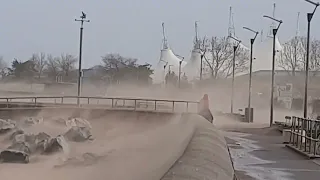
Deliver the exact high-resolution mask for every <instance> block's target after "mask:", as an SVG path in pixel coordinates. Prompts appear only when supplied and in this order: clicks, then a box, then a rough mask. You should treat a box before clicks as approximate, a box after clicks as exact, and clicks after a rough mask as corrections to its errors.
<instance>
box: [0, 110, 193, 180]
mask: <svg viewBox="0 0 320 180" xmlns="http://www.w3.org/2000/svg"><path fill="white" fill-rule="evenodd" d="M42 115H45V114H42ZM89 121H90V123H91V125H92V128H93V129H92V134H93V137H94V140H93V141H88V142H84V143H70V147H71V150H70V153H62V152H61V153H58V154H54V155H46V156H44V155H33V156H31V158H30V163H29V164H10V163H4V164H0V176H1V179H10V180H16V179H17V180H18V179H25V180H31V179H46V180H56V179H68V180H73V179H77V180H82V179H83V180H87V179H94V180H99V179H110V180H113V179H114V180H134V179H136V180H151V179H160V178H161V177H162V176H163V174H164V173H165V172H166V171H168V169H169V168H170V167H171V166H172V165H173V164H174V163H175V160H176V159H178V158H179V157H180V156H181V155H182V154H183V151H184V149H185V148H186V146H187V145H188V142H189V141H190V138H191V136H192V134H193V126H192V124H190V123H186V122H183V121H181V119H180V116H178V115H173V114H172V115H169V114H166V115H161V114H153V113H148V114H142V113H135V112H115V113H110V114H109V115H106V116H103V117H101V118H96V119H89ZM26 130H27V131H29V132H41V131H45V132H47V133H48V134H50V135H57V134H59V133H62V132H64V131H65V127H64V126H63V125H61V124H59V123H56V122H55V120H54V119H49V118H45V120H44V123H43V124H39V125H35V126H33V127H31V128H28V129H26ZM177 132H178V133H177ZM1 138H2V139H1V144H0V147H1V148H4V147H7V145H8V143H9V142H8V141H6V137H4V136H2V137H1Z"/></svg>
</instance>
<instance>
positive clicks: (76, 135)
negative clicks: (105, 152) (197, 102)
mask: <svg viewBox="0 0 320 180" xmlns="http://www.w3.org/2000/svg"><path fill="white" fill-rule="evenodd" d="M64 137H65V138H66V139H68V140H70V141H75V142H83V141H86V140H90V139H91V138H92V134H91V131H90V129H89V128H87V127H78V126H73V127H71V128H70V129H69V130H68V131H67V132H66V133H65V134H64Z"/></svg>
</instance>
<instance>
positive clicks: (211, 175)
mask: <svg viewBox="0 0 320 180" xmlns="http://www.w3.org/2000/svg"><path fill="white" fill-rule="evenodd" d="M182 118H183V119H184V120H186V121H190V122H192V123H194V125H195V126H194V128H195V130H194V134H193V137H192V138H191V141H190V143H189V145H188V146H187V148H186V149H185V152H184V153H183V155H182V156H181V157H180V158H179V159H178V160H177V161H176V163H175V164H174V165H173V166H172V168H171V169H170V170H169V171H168V172H167V173H166V174H165V175H164V176H163V177H162V180H180V179H181V180H183V179H208V180H209V179H210V180H233V179H234V169H233V165H232V161H231V158H230V154H229V151H228V147H227V144H226V141H225V139H224V137H223V136H222V135H221V134H220V132H219V130H218V129H216V128H215V127H214V126H213V125H212V124H211V123H209V122H208V121H206V120H205V119H204V118H202V117H201V116H198V115H191V114H188V115H183V116H182Z"/></svg>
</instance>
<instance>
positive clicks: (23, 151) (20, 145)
mask: <svg viewBox="0 0 320 180" xmlns="http://www.w3.org/2000/svg"><path fill="white" fill-rule="evenodd" d="M30 153H31V152H30V148H29V147H28V145H27V144H26V143H25V142H17V143H13V144H12V145H11V146H9V147H8V148H7V149H6V150H4V151H2V152H1V153H0V160H1V161H3V162H19V163H29V155H30Z"/></svg>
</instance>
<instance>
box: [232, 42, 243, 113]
mask: <svg viewBox="0 0 320 180" xmlns="http://www.w3.org/2000/svg"><path fill="white" fill-rule="evenodd" d="M229 38H232V39H234V40H235V41H237V42H238V44H237V45H234V46H233V60H232V85H231V86H232V87H231V107H230V112H231V113H233V102H234V75H235V67H236V52H237V49H238V47H239V45H240V43H241V41H240V40H238V39H237V38H235V37H232V36H229Z"/></svg>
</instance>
